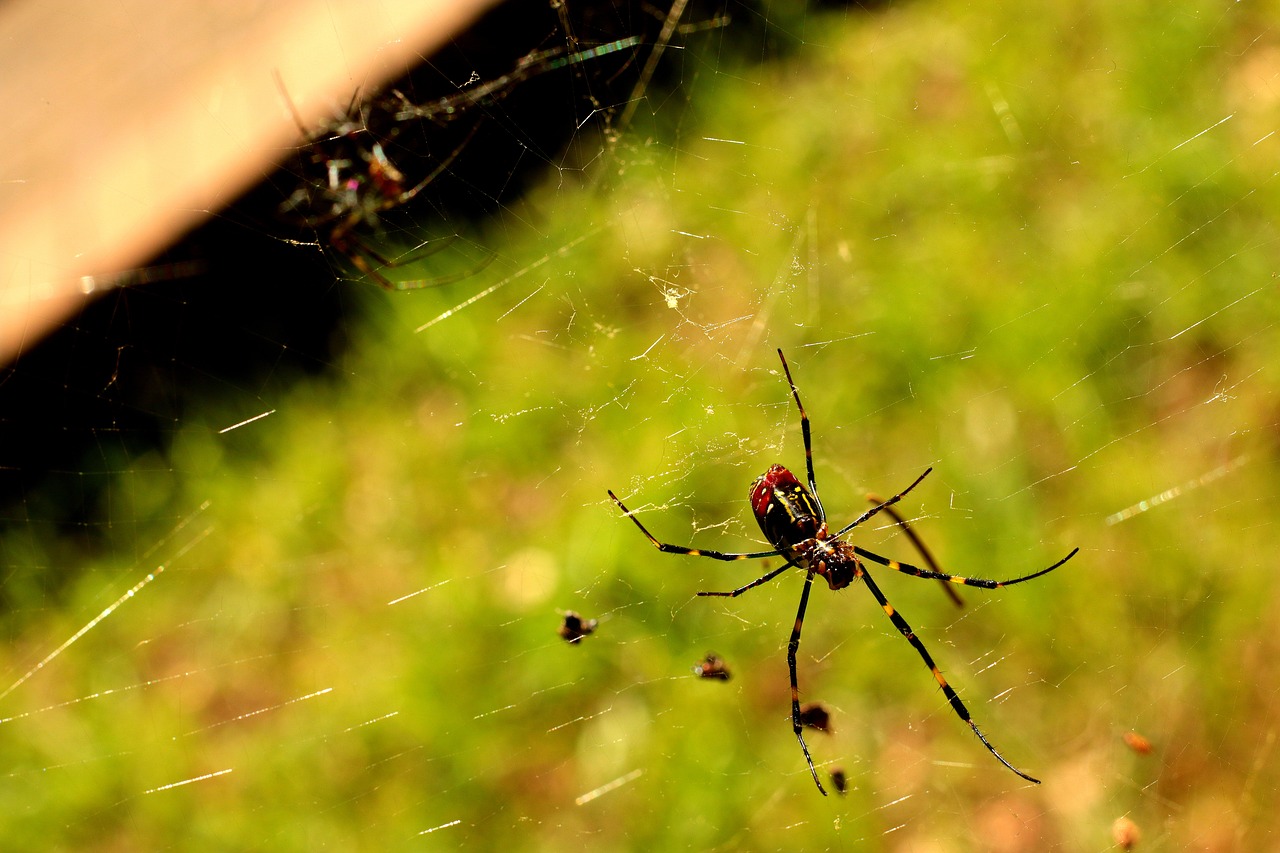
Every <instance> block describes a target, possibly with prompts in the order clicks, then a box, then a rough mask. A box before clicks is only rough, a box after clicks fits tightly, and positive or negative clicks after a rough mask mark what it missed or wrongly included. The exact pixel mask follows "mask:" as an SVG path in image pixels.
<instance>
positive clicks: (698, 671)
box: [693, 652, 733, 681]
mask: <svg viewBox="0 0 1280 853" xmlns="http://www.w3.org/2000/svg"><path fill="white" fill-rule="evenodd" d="M693 674H694V675H696V676H698V677H699V678H714V679H717V680H719V681H728V680H729V679H730V678H732V677H733V675H732V674H731V673H730V672H729V667H728V666H726V665H725V662H724V661H722V660H721V659H720V656H719V655H717V654H716V653H715V652H711V653H710V654H708V655H707V656H706V657H705V658H703V659H702V660H700V661H698V663H696V664H695V665H694V667H693Z"/></svg>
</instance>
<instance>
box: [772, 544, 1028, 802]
mask: <svg viewBox="0 0 1280 853" xmlns="http://www.w3.org/2000/svg"><path fill="white" fill-rule="evenodd" d="M858 574H859V575H860V576H861V577H862V580H863V581H864V582H866V584H867V589H869V590H871V594H872V595H874V596H875V598H876V601H878V602H880V607H881V608H882V609H883V610H884V612H885V613H886V614H887V615H888V617H889V619H890V620H891V621H892V622H893V627H895V628H897V629H898V633H899V634H901V635H902V636H904V637H906V638H907V642H909V643H910V644H911V647H912V648H914V649H915V650H916V654H918V655H920V659H921V660H923V661H924V662H925V666H927V667H929V670H930V671H931V672H932V673H933V677H934V679H936V680H937V682H938V685H939V686H940V687H942V692H943V694H944V695H945V696H946V697H947V701H948V702H950V703H951V708H952V710H953V711H955V712H956V716H958V717H959V718H960V719H961V720H964V721H965V722H966V723H968V724H969V728H971V729H973V733H974V734H975V735H977V736H978V740H980V741H982V745H983V746H985V747H986V748H987V751H988V752H990V753H991V754H992V755H994V756H995V757H996V760H997V761H999V762H1000V763H1001V764H1003V765H1004V766H1005V767H1008V768H1009V769H1010V770H1012V771H1013V772H1014V773H1016V774H1017V775H1019V776H1021V777H1022V778H1023V779H1026V780H1027V781H1028V782H1034V783H1035V784H1037V785H1039V784H1040V780H1039V779H1037V778H1035V777H1034V776H1028V775H1027V774H1026V773H1023V772H1022V771H1021V770H1019V769H1018V768H1016V767H1014V766H1013V765H1012V764H1010V763H1009V762H1008V761H1006V760H1005V758H1004V756H1003V755H1001V754H1000V753H999V752H998V751H996V748H995V747H994V746H992V745H991V741H989V740H987V738H986V735H984V734H983V733H982V730H981V729H979V728H978V724H977V723H975V722H974V721H973V718H972V717H971V716H970V715H969V709H968V708H966V707H965V704H964V703H963V702H961V701H960V696H959V694H957V693H956V691H955V690H954V689H953V688H952V686H951V685H950V684H948V683H947V679H946V678H944V677H943V675H942V672H941V671H940V670H939V669H938V665H937V664H936V663H934V662H933V658H932V657H930V656H929V652H928V650H927V649H925V647H924V643H922V642H920V638H919V637H917V636H916V635H915V632H914V631H912V630H911V626H910V625H908V624H907V620H905V619H903V618H902V617H901V616H899V615H898V611H896V610H894V609H893V605H892V604H890V603H889V600H888V599H887V598H885V597H884V593H883V592H881V591H880V587H878V586H876V583H875V581H873V580H872V579H871V575H870V574H869V573H868V572H867V571H866V569H864V568H862V567H859V570H858ZM793 683H794V679H793Z"/></svg>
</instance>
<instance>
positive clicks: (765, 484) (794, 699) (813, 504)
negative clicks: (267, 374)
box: [609, 350, 1080, 796]
mask: <svg viewBox="0 0 1280 853" xmlns="http://www.w3.org/2000/svg"><path fill="white" fill-rule="evenodd" d="M778 358H779V359H781V360H782V370H783V372H784V373H785V374H786V377H787V384H788V385H790V386H791V396H792V397H794V398H795V401H796V408H797V409H799V410H800V432H801V434H802V435H803V436H804V456H805V468H806V471H807V473H808V476H809V484H808V486H807V487H806V486H805V484H803V483H801V482H800V481H799V480H798V479H796V476H795V475H794V474H792V473H791V472H790V471H789V470H787V469H786V468H784V467H783V466H781V465H773V466H771V467H770V468H769V470H768V471H766V472H764V474H763V475H761V476H760V477H759V478H758V479H757V480H756V481H755V482H754V483H752V484H751V495H750V499H751V511H752V513H753V514H754V515H755V517H756V522H757V523H759V525H760V530H761V531H763V532H764V535H765V538H766V539H768V540H769V544H770V545H772V546H773V548H771V549H770V550H768V551H753V552H751V553H746V554H729V553H723V552H720V551H711V550H707V549H705V548H690V547H686V546H684V545H669V544H667V543H665V542H659V541H658V540H657V539H656V538H655V537H654V535H653V534H652V533H650V532H649V531H648V530H647V529H645V526H644V525H643V524H641V523H640V520H639V519H638V518H636V517H635V516H634V515H633V514H632V513H631V511H630V510H628V509H627V507H626V505H625V504H623V503H622V501H621V500H619V499H618V496H617V495H615V494H614V493H613V492H612V491H610V492H609V497H611V498H613V501H614V503H616V504H617V505H618V507H619V508H620V509H621V510H622V511H623V513H624V514H626V516H627V517H628V518H630V519H631V520H632V521H633V522H635V525H636V527H638V528H640V532H641V533H643V534H644V535H645V537H646V538H647V539H648V540H649V541H650V542H652V543H653V545H654V547H656V548H657V549H658V550H659V551H662V552H664V553H667V554H687V555H689V556H693V557H709V558H711V559H713V560H726V561H732V560H756V559H762V558H765V557H782V558H784V562H783V564H782V565H781V566H779V567H778V568H776V569H773V570H771V571H769V572H768V573H766V574H765V575H764V576H763V577H760V578H757V579H756V580H753V581H752V582H751V583H749V584H747V585H746V586H742V587H739V588H737V589H735V590H732V591H731V592H700V593H698V595H703V596H721V597H726V598H736V597H738V596H739V595H742V594H743V593H744V592H746V591H747V590H751V589H755V588H756V587H758V586H760V585H761V584H763V583H767V582H768V581H771V580H773V579H774V578H776V577H777V576H778V575H780V574H782V573H783V572H785V571H786V570H787V569H789V568H792V567H793V566H794V567H795V568H798V569H800V570H801V571H802V572H804V573H805V577H804V587H803V589H802V590H801V592H800V607H799V609H798V610H797V611H796V622H795V627H793V628H792V629H791V639H790V641H789V642H788V643H787V666H788V668H789V670H790V673H791V727H792V729H793V730H794V732H795V735H796V740H798V741H799V742H800V749H801V750H802V751H803V752H804V758H805V761H806V762H807V763H808V765H809V772H810V773H812V774H813V781H814V784H816V785H817V786H818V790H819V791H820V792H821V793H822V794H823V796H826V793H827V791H826V789H825V788H823V787H822V782H821V781H820V780H819V779H818V771H817V769H816V768H815V767H814V765H813V758H812V757H811V756H810V755H809V746H808V744H806V743H805V740H804V733H803V728H804V722H803V716H802V713H801V709H800V687H799V684H798V682H797V679H796V652H797V651H798V650H799V648H800V629H801V627H802V626H803V625H804V614H805V609H806V608H807V607H808V605H809V588H810V586H811V585H812V584H813V576H814V575H818V576H820V577H822V578H824V579H825V580H826V582H827V586H829V587H830V588H831V589H833V590H834V589H844V588H845V587H847V586H849V585H850V584H851V583H853V582H854V581H855V580H861V581H862V582H863V583H865V584H866V586H867V589H868V590H870V592H871V595H872V596H874V597H875V600H876V601H877V602H878V603H879V604H880V607H881V608H882V609H883V610H884V612H885V614H886V615H887V616H888V617H889V619H890V621H892V622H893V626H894V627H895V628H897V629H898V633H900V634H902V636H903V637H905V638H906V640H907V642H908V643H910V644H911V647H912V648H914V649H915V650H916V653H917V654H919V655H920V658H921V660H923V661H924V663H925V666H927V667H929V671H930V672H932V673H933V677H934V679H935V680H936V681H937V682H938V684H939V686H941V687H942V692H943V694H944V695H945V696H946V697H947V701H948V702H950V703H951V708H952V709H953V710H954V711H955V712H956V715H957V716H958V717H960V719H961V720H963V721H964V722H966V723H968V724H969V728H971V729H973V733H974V734H975V735H977V736H978V739H979V740H980V741H982V744H983V746H985V747H986V748H987V750H988V751H990V753H991V754H992V755H994V756H995V757H996V759H997V760H998V761H999V762H1000V763H1001V764H1003V765H1004V766H1005V767H1007V768H1009V769H1010V770H1012V771H1013V772H1014V773H1016V774H1017V775H1018V776H1021V777H1022V778H1023V779H1026V780H1027V781H1028V782H1034V783H1036V784H1039V783H1040V780H1039V779H1036V778H1035V777H1034V776H1030V775H1028V774H1026V773H1023V772H1022V771H1021V770H1019V769H1018V768H1016V767H1014V766H1013V765H1012V764H1010V763H1009V762H1008V761H1006V760H1005V758H1004V756H1002V755H1001V754H1000V753H999V752H998V751H997V750H996V748H995V747H994V746H992V745H991V742H990V741H988V740H987V738H986V736H985V735H984V734H983V733H982V730H981V729H979V728H978V725H977V723H975V722H974V721H973V718H972V716H971V715H970V714H969V709H968V708H966V707H965V704H964V702H962V701H960V696H959V695H958V694H957V693H956V691H955V690H954V689H953V688H952V687H951V685H950V684H948V683H947V680H946V678H945V677H943V675H942V672H941V671H940V670H939V669H938V666H937V664H935V663H934V662H933V658H932V657H931V656H930V655H929V652H928V650H927V649H925V647H924V644H923V643H922V642H920V638H919V637H917V636H916V635H915V632H914V631H913V630H912V629H911V626H910V625H908V624H907V621H906V620H905V619H903V618H902V616H901V615H900V614H899V613H898V611H897V610H895V609H894V607H893V605H891V604H890V603H889V600H888V599H887V598H885V596H884V593H883V592H881V591H880V587H878V586H877V585H876V583H875V581H873V580H872V579H871V574H870V573H869V572H868V571H867V567H866V565H865V564H864V562H863V561H864V560H866V561H869V562H872V563H876V564H878V565H881V566H884V567H885V568H889V569H893V570H894V571H895V572H902V573H903V574H907V575H912V576H914V577H918V578H929V579H936V580H941V581H947V582H949V583H953V584H964V585H966V586H975V587H980V588H982V589H1000V588H1001V587H1006V586H1012V585H1013V584H1016V583H1022V582H1024V581H1029V580H1032V579H1034V578H1038V577H1040V576H1041V575H1046V574H1048V573H1049V572H1051V571H1053V570H1054V569H1056V568H1058V567H1059V566H1061V565H1062V564H1063V563H1065V562H1067V560H1070V559H1071V558H1072V557H1074V556H1075V555H1076V552H1077V551H1079V550H1080V549H1079V548H1073V549H1072V551H1071V553H1070V554H1067V556H1065V557H1063V558H1062V559H1061V560H1059V561H1058V562H1056V563H1054V564H1053V565H1052V566H1049V568H1047V569H1041V570H1040V571H1038V572H1034V573H1033V574H1029V575H1023V576H1022V577H1018V578H1013V579H1012V580H1003V581H996V580H986V579H984V578H968V577H961V576H959V575H949V574H946V573H944V572H938V571H933V570H930V569H920V568H916V567H915V566H912V565H908V564H907V563H900V562H898V561H897V560H890V559H888V558H887V557H882V556H880V555H879V554H876V553H873V552H871V551H868V550H866V549H865V548H861V547H859V546H857V545H851V544H849V543H848V542H845V541H844V538H843V537H844V536H845V534H847V533H849V531H851V530H853V529H854V528H855V527H857V526H858V525H860V524H862V523H864V522H866V521H867V520H869V519H871V518H872V517H874V516H875V515H876V514H877V513H880V512H881V511H885V510H887V509H888V507H891V506H893V505H894V504H896V503H897V502H898V501H900V500H902V498H903V497H904V496H906V495H907V493H909V492H910V491H911V490H912V489H914V488H915V487H916V486H918V485H920V481H921V480H923V479H924V478H925V477H927V476H928V475H929V472H930V471H932V470H933V469H932V468H930V469H928V470H926V471H925V472H924V473H923V474H921V475H920V476H919V477H917V478H916V480H915V482H913V483H912V484H911V485H909V486H907V487H906V488H905V489H903V490H902V491H901V492H899V493H898V494H896V495H894V496H893V497H891V498H889V499H888V500H887V501H883V502H880V503H877V504H876V505H875V506H873V507H872V508H871V509H869V510H867V511H866V512H864V513H863V514H862V515H860V516H858V517H857V518H856V519H854V520H853V521H852V522H850V523H849V524H846V525H845V526H844V527H842V528H840V529H839V530H838V531H836V532H835V533H831V532H830V530H829V529H828V527H827V515H826V512H825V511H824V510H823V508H822V501H821V500H820V499H819V498H818V485H817V482H816V481H815V479H814V476H813V446H812V442H811V437H810V431H809V416H808V415H807V414H805V410H804V404H803V403H801V402H800V392H799V391H798V390H796V383H795V382H794V381H793V380H792V378H791V369H790V368H789V367H788V366H787V359H786V358H785V357H784V356H783V354H782V350H778ZM889 513H890V514H891V515H893V512H892V510H889Z"/></svg>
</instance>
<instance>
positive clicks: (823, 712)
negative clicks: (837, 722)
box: [800, 702, 831, 734]
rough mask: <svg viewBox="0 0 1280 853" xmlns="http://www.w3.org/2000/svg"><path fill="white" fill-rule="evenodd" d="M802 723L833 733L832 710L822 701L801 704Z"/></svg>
mask: <svg viewBox="0 0 1280 853" xmlns="http://www.w3.org/2000/svg"><path fill="white" fill-rule="evenodd" d="M800 725H802V726H807V727H809V728H811V729H817V730H818V731H820V732H826V733H827V734H831V712H830V711H828V710H827V706H825V705H823V704H822V703H821V702H810V703H808V704H806V705H801V706H800Z"/></svg>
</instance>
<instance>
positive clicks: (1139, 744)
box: [1124, 732, 1151, 755]
mask: <svg viewBox="0 0 1280 853" xmlns="http://www.w3.org/2000/svg"><path fill="white" fill-rule="evenodd" d="M1124 743H1125V746H1127V747H1129V748H1130V749H1132V750H1133V751H1134V752H1136V753H1138V755H1150V754H1151V741H1149V740H1147V739H1146V738H1145V737H1143V736H1142V735H1140V734H1138V733H1137V732H1125V733H1124Z"/></svg>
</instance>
